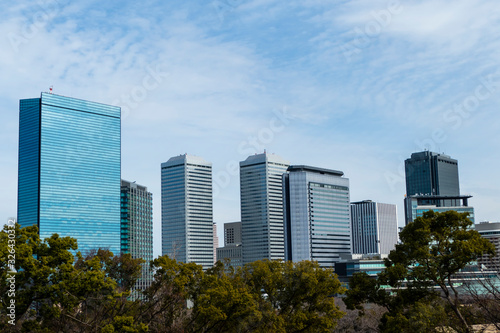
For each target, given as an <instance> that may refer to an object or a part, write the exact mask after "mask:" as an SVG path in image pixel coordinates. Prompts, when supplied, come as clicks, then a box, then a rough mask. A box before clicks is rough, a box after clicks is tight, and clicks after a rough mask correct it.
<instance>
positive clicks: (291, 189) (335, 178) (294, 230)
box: [283, 165, 352, 267]
mask: <svg viewBox="0 0 500 333" xmlns="http://www.w3.org/2000/svg"><path fill="white" fill-rule="evenodd" d="M343 175H344V173H343V172H341V171H335V170H328V169H321V168H316V167H310V166H303V165H299V166H290V167H289V168H288V172H287V173H286V174H284V175H283V193H284V214H285V218H284V221H285V260H291V261H294V262H298V261H301V260H317V261H318V262H319V264H320V265H321V266H323V267H334V265H335V262H337V261H338V260H339V258H340V256H341V255H342V254H350V253H351V251H352V248H351V216H350V208H349V204H350V202H349V179H348V178H345V177H343Z"/></svg>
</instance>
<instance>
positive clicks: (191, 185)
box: [161, 154, 214, 269]
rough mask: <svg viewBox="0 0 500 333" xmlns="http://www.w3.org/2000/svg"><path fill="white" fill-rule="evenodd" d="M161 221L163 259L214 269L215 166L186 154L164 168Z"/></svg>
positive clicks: (163, 164) (162, 174) (162, 175)
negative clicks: (213, 175)
mask: <svg viewBox="0 0 500 333" xmlns="http://www.w3.org/2000/svg"><path fill="white" fill-rule="evenodd" d="M161 221H162V255H165V254H166V255H169V256H170V257H171V258H175V259H176V260H179V261H181V262H185V263H189V262H195V263H197V264H199V265H202V266H203V269H208V268H210V267H212V265H213V262H214V234H213V206H212V164H211V163H209V162H207V161H205V160H204V159H203V158H201V157H196V156H190V155H187V154H185V155H180V156H176V157H172V158H170V159H169V160H168V161H167V162H165V163H162V164H161Z"/></svg>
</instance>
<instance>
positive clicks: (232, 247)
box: [217, 222, 243, 267]
mask: <svg viewBox="0 0 500 333" xmlns="http://www.w3.org/2000/svg"><path fill="white" fill-rule="evenodd" d="M241 249H242V247H241V222H230V223H224V247H219V248H218V249H217V260H218V261H225V260H229V265H230V266H233V267H240V266H242V264H243V256H242V251H241Z"/></svg>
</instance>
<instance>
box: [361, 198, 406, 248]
mask: <svg viewBox="0 0 500 333" xmlns="http://www.w3.org/2000/svg"><path fill="white" fill-rule="evenodd" d="M351 230H352V252H353V253H354V254H389V252H391V250H394V248H395V245H396V243H397V242H398V217H397V208H396V205H391V204H384V203H378V202H373V201H371V200H365V201H360V202H353V203H351Z"/></svg>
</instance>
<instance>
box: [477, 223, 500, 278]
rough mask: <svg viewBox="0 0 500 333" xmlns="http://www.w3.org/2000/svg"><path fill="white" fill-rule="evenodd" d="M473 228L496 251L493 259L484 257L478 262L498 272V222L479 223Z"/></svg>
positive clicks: (499, 235) (499, 233)
mask: <svg viewBox="0 0 500 333" xmlns="http://www.w3.org/2000/svg"><path fill="white" fill-rule="evenodd" d="M475 228H476V231H477V232H479V234H481V236H482V237H484V238H486V239H487V240H489V241H490V242H491V243H492V244H493V245H495V250H496V253H495V256H494V257H488V256H484V257H482V258H480V259H479V260H478V262H479V263H480V264H483V265H485V266H486V267H487V268H489V269H493V270H497V271H498V272H500V222H481V223H479V224H476V225H475Z"/></svg>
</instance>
